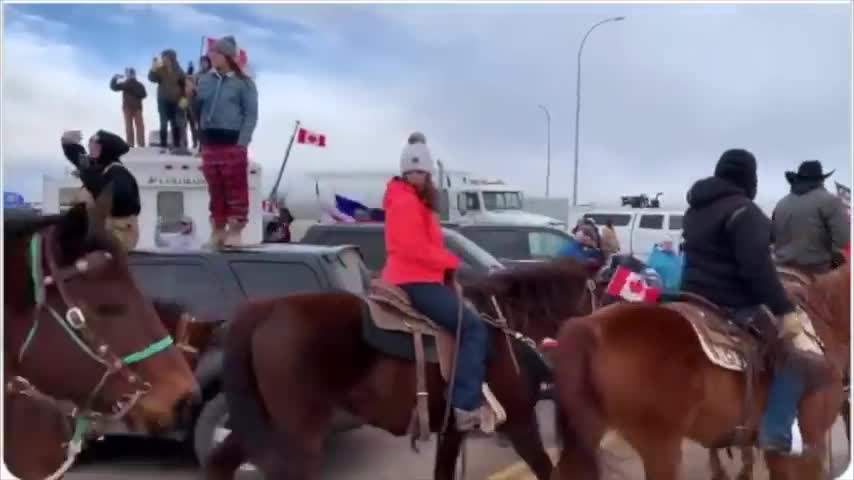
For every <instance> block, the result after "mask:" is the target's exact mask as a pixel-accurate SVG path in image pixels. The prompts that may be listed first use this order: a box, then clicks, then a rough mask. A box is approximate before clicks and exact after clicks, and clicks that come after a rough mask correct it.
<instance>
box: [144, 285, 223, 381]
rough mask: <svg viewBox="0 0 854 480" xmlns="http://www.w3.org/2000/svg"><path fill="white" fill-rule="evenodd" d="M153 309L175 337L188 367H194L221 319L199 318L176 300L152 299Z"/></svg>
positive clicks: (220, 323) (211, 339)
mask: <svg viewBox="0 0 854 480" xmlns="http://www.w3.org/2000/svg"><path fill="white" fill-rule="evenodd" d="M151 303H152V304H153V305H154V310H155V311H156V312H157V315H158V316H159V317H160V320H161V321H162V322H163V326H164V327H166V330H168V331H169V333H170V334H171V335H172V338H174V339H175V346H176V347H178V349H179V350H181V351H182V352H183V353H184V357H185V358H186V359H187V363H188V364H189V365H190V368H192V369H195V368H196V363H197V362H198V361H199V356H200V355H201V354H202V353H204V351H205V349H206V348H207V347H208V345H210V343H211V342H212V341H213V339H214V336H215V334H216V330H217V328H219V327H220V326H221V325H222V324H223V321H222V320H213V319H208V318H201V317H198V316H196V315H194V314H193V313H191V312H190V310H189V309H188V308H187V307H185V306H184V305H182V304H181V303H178V302H173V301H171V300H163V299H158V298H155V299H152V302H151Z"/></svg>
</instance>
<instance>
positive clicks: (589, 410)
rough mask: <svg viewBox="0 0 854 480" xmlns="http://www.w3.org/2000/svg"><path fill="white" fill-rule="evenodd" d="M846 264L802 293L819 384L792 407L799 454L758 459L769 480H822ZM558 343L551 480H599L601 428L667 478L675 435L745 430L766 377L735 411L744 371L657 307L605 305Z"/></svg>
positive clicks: (572, 324)
mask: <svg viewBox="0 0 854 480" xmlns="http://www.w3.org/2000/svg"><path fill="white" fill-rule="evenodd" d="M849 261H850V260H849V259H847V258H846V264H845V265H844V266H843V267H842V268H838V269H836V270H833V271H831V272H830V273H827V274H824V275H820V276H818V277H817V278H816V279H815V281H814V283H812V284H811V285H808V286H805V287H804V288H803V290H802V295H801V298H800V299H801V300H803V301H804V303H803V305H804V306H805V309H806V310H807V311H808V312H809V314H810V317H811V320H812V322H813V326H814V328H815V331H816V334H817V336H818V338H819V339H820V340H821V344H822V345H823V346H824V351H825V352H824V358H825V360H826V361H827V365H826V367H828V368H827V369H826V370H827V371H826V373H827V375H826V376H827V377H828V379H827V381H826V382H822V383H821V384H819V385H818V386H815V388H813V389H812V390H811V391H810V393H809V394H808V395H806V396H805V398H803V399H802V400H801V403H800V409H799V417H798V418H799V424H800V428H801V431H802V436H803V439H804V442H805V444H807V445H809V446H810V448H809V450H808V451H807V453H806V454H805V455H803V456H799V457H790V456H784V455H780V454H776V453H772V452H767V453H766V455H765V458H766V463H767V465H768V468H769V471H770V473H771V478H772V479H775V480H786V479H795V478H797V479H798V480H808V479H816V480H817V479H819V478H822V466H821V459H822V453H823V452H824V449H825V448H826V445H825V443H824V439H823V438H822V437H823V435H824V434H825V433H826V432H828V431H829V429H830V426H831V425H832V424H833V422H834V421H835V419H836V417H837V415H838V414H839V411H840V410H839V407H840V406H841V404H842V400H843V385H842V376H843V373H844V372H847V366H846V365H847V363H848V359H849V355H850V317H849V311H850V305H851V296H850V288H851V275H850V270H849V267H848V262H849ZM558 342H559V344H558V346H557V347H556V352H554V358H555V372H556V374H555V381H556V387H555V388H556V393H557V396H558V399H557V404H558V408H559V410H558V411H559V415H558V417H559V424H560V425H559V426H560V434H561V435H562V437H563V449H562V451H561V454H560V458H559V460H558V464H557V466H556V469H555V470H556V471H555V476H554V477H553V478H554V480H560V479H570V478H571V479H573V480H594V479H599V478H600V472H599V465H598V461H597V457H596V450H597V448H598V446H599V442H600V441H601V439H602V437H603V436H604V434H605V432H606V431H607V430H608V429H613V430H615V431H617V432H618V433H620V434H621V435H622V437H623V438H625V439H626V441H627V442H628V443H629V444H630V445H631V446H632V447H633V448H634V449H635V450H636V451H637V452H638V454H639V455H640V456H641V458H642V460H643V465H644V470H645V472H646V478H647V479H648V480H672V479H676V478H677V475H678V471H679V464H680V458H681V448H682V439H683V438H686V437H687V438H691V439H693V440H695V441H697V442H699V443H700V444H702V445H704V446H706V447H707V448H712V447H719V446H720V442H721V439H726V438H729V437H730V436H731V434H732V433H733V432H734V431H737V429H735V428H734V427H736V425H738V423H739V421H740V418H739V417H741V416H743V415H747V422H746V424H744V426H745V427H747V428H748V429H750V430H751V431H753V430H755V427H756V425H757V423H758V419H759V416H760V415H761V412H762V411H763V408H764V405H765V402H766V400H767V388H768V382H769V378H768V375H767V373H765V372H763V373H761V374H759V375H758V381H757V382H754V383H752V387H753V395H752V397H750V398H751V399H752V401H751V404H750V405H745V398H748V397H746V389H747V388H748V387H747V386H746V384H745V377H744V374H743V373H742V372H735V371H730V370H725V369H723V368H719V367H718V366H716V365H715V364H713V363H712V362H711V361H710V360H709V359H708V358H707V355H706V353H704V350H703V349H702V348H701V344H700V341H699V340H698V338H697V335H696V333H695V331H694V329H693V327H692V325H691V324H690V323H689V321H688V320H687V319H686V318H685V317H684V316H683V315H682V314H681V313H679V312H678V311H676V310H672V309H668V308H665V307H663V306H660V305H648V304H614V305H611V306H608V307H605V308H603V309H600V310H598V311H596V312H594V313H593V314H592V315H589V316H587V317H583V318H576V319H572V320H571V321H569V322H566V323H565V324H564V326H563V327H562V329H561V332H560V333H559V336H558ZM741 420H742V421H743V420H745V419H744V418H742V419H741Z"/></svg>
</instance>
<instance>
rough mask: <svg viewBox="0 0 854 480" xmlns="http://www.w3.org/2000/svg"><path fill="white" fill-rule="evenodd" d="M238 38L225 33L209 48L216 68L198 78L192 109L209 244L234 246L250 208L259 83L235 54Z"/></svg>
mask: <svg viewBox="0 0 854 480" xmlns="http://www.w3.org/2000/svg"><path fill="white" fill-rule="evenodd" d="M237 53H238V50H237V42H236V41H235V40H234V37H232V36H225V37H222V38H220V39H219V40H217V41H216V42H214V44H213V46H212V47H211V48H210V51H209V52H208V57H209V58H210V60H211V65H212V67H213V68H212V69H211V70H209V71H208V72H206V73H202V74H201V75H199V78H198V85H197V86H196V91H195V96H194V98H193V106H194V111H195V112H196V113H197V114H198V115H199V135H200V140H201V142H200V143H201V154H202V172H203V173H204V175H205V180H207V182H208V192H209V194H210V214H211V239H210V242H209V245H210V246H212V247H214V248H217V247H221V246H236V245H240V243H241V235H242V232H243V229H244V228H245V227H246V222H247V216H248V213H249V178H248V175H247V173H246V172H247V168H248V164H249V154H248V148H249V143H250V142H251V141H252V134H253V132H254V131H255V126H256V124H257V123H258V92H257V90H256V89H255V82H253V81H252V79H251V78H250V77H249V76H248V75H247V74H246V73H245V72H244V71H243V69H242V68H241V66H240V63H239V62H238V59H237Z"/></svg>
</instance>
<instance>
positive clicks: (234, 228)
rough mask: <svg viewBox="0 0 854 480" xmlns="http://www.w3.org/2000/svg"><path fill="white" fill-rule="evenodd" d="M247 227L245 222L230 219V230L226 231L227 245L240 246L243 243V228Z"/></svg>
mask: <svg viewBox="0 0 854 480" xmlns="http://www.w3.org/2000/svg"><path fill="white" fill-rule="evenodd" d="M244 228H246V223H245V222H240V221H229V222H228V230H227V231H226V233H225V246H226V247H239V246H240V245H242V244H243V241H242V240H243V229H244Z"/></svg>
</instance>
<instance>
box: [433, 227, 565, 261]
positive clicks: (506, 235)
mask: <svg viewBox="0 0 854 480" xmlns="http://www.w3.org/2000/svg"><path fill="white" fill-rule="evenodd" d="M445 226H446V227H447V228H450V229H453V230H456V231H457V232H459V233H461V234H462V235H464V236H465V237H467V238H468V239H469V240H471V241H473V242H474V243H476V244H478V245H479V246H480V247H481V248H483V249H484V250H486V251H487V252H489V253H491V254H492V255H493V256H494V257H495V258H497V259H498V260H500V261H501V263H503V264H504V265H506V266H510V265H514V264H520V263H529V262H537V261H543V260H550V259H552V258H554V257H556V256H557V255H558V253H559V252H560V251H561V249H562V248H563V247H565V246H566V244H567V243H568V242H569V241H570V239H571V237H570V235H569V234H568V233H566V232H565V231H563V230H558V229H557V228H552V227H547V226H535V225H514V224H479V225H460V224H452V223H448V224H445Z"/></svg>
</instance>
